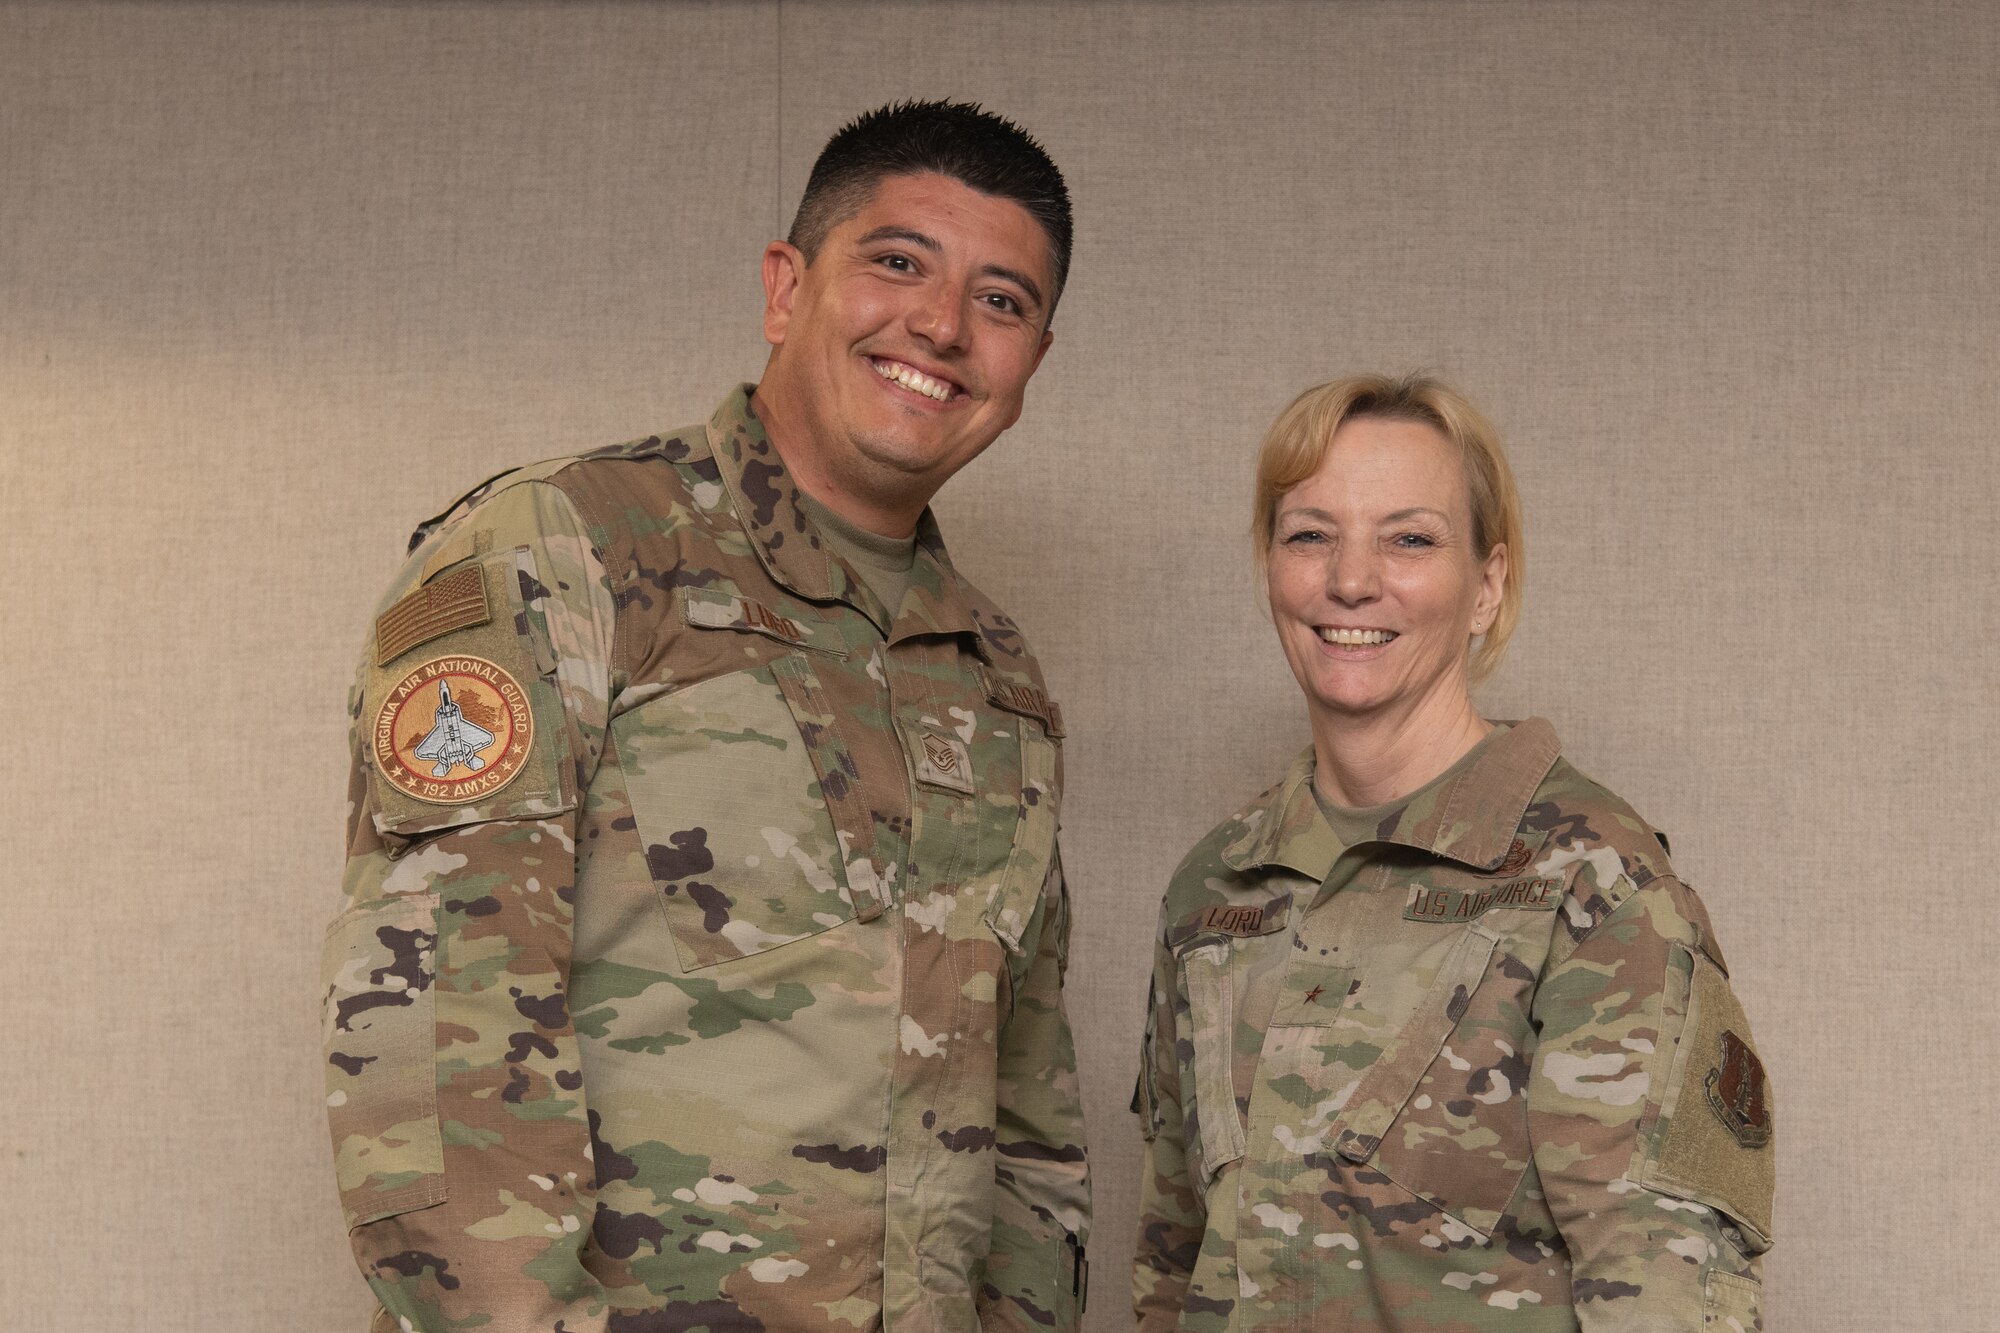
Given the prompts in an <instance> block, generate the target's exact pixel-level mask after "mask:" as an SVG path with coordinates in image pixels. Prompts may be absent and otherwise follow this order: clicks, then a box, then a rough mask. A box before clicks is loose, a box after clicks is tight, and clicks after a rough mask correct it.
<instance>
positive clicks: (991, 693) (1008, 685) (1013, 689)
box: [986, 671, 1064, 738]
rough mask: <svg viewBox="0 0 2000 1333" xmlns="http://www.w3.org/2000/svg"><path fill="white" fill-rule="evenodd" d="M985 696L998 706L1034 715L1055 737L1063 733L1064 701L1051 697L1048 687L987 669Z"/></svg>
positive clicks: (1026, 714)
mask: <svg viewBox="0 0 2000 1333" xmlns="http://www.w3.org/2000/svg"><path fill="white" fill-rule="evenodd" d="M986 698H987V701H988V702H990V703H992V704H993V705H994V706H995V707H997V708H1004V709H1006V710H1007V711H1008V712H1010V713H1019V714H1021V715H1022V716H1024V717H1032V718H1034V719H1035V720H1036V721H1037V722H1040V723H1041V724H1042V730H1043V731H1045V732H1047V733H1048V734H1049V735H1050V736H1051V737H1052V738H1059V737H1061V736H1062V735H1063V734H1064V733H1063V721H1062V705H1060V704H1058V703H1057V702H1056V701H1055V700H1053V699H1051V698H1049V695H1048V691H1047V690H1044V689H1041V688H1039V687H1037V686H1034V685H1023V684H1021V683H1019V682H1018V681H1011V680H1002V679H1001V678H1000V677H999V676H996V675H994V674H993V673H992V672H990V671H989V672H987V673H986Z"/></svg>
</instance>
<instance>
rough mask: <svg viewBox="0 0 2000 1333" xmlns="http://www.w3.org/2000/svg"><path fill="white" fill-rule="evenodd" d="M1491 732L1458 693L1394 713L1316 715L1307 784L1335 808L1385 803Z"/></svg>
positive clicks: (1428, 777)
mask: <svg viewBox="0 0 2000 1333" xmlns="http://www.w3.org/2000/svg"><path fill="white" fill-rule="evenodd" d="M1491 730H1493V724H1492V723H1490V722H1488V721H1486V719H1484V718H1482V717H1480V716H1479V712H1478V710H1477V709H1475V708H1474V707H1473V706H1472V699H1471V696H1469V695H1467V694H1466V693H1465V692H1464V691H1463V690H1456V691H1453V692H1451V694H1449V695H1447V696H1446V697H1445V698H1443V699H1439V700H1436V701H1432V702H1427V703H1426V704H1422V705H1419V706H1418V707H1416V708H1413V709H1408V710H1404V711H1400V712H1391V713H1382V714H1366V715H1352V714H1320V715H1316V716H1315V717H1314V718H1313V756H1314V758H1315V759H1316V760H1317V771H1316V772H1315V774H1314V776H1313V785H1314V786H1315V787H1317V788H1318V789H1319V792H1320V795H1322V796H1324V797H1325V798H1326V799H1327V800H1329V801H1331V802H1332V803H1333V804H1335V805H1340V806H1346V807H1348V808H1350V809H1367V808H1368V807H1370V806H1377V805H1386V804H1388V803H1389V802H1390V801H1394V800H1398V799H1400V798H1402V797H1404V796H1408V795H1409V794H1410V793H1411V792H1413V791H1415V790H1417V789H1418V788H1419V787H1421V786H1423V785H1424V784H1425V783H1427V782H1429V781H1430V780H1431V779H1432V778H1434V777H1436V776H1437V775H1438V774H1440V773H1442V772H1444V771H1445V770H1446V769H1448V768H1450V767H1451V766H1452V765H1453V764H1455V763H1457V762H1458V761H1459V760H1460V759H1462V758H1464V757H1465V752H1466V751H1468V750H1470V749H1471V748H1472V747H1473V746H1475V745H1477V744H1479V742H1480V739H1481V738H1482V737H1484V736H1485V735H1486V733H1487V732H1489V731H1491Z"/></svg>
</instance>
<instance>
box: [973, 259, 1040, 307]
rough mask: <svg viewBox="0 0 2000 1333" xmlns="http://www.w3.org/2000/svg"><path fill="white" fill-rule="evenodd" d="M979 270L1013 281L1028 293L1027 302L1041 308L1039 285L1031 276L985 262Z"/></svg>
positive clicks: (994, 276) (988, 275) (988, 274)
mask: <svg viewBox="0 0 2000 1333" xmlns="http://www.w3.org/2000/svg"><path fill="white" fill-rule="evenodd" d="M979 271H980V272H981V273H983V274H985V275H986V276H987V277H989V278H999V279H1000V280H1001V281H1003V282H1011V283H1013V284H1014V285H1015V286H1016V287H1019V288H1020V289H1021V290H1022V291H1024V292H1026V293H1027V294H1028V301H1029V304H1031V305H1033V306H1034V307H1035V309H1037V310H1040V309H1041V308H1042V289H1041V287H1040V286H1038V285H1037V284H1036V282H1035V280H1034V279H1033V278H1031V277H1029V276H1028V275H1027V274H1025V273H1023V272H1021V271H1020V270H1019V269H1011V268H1002V267H1001V266H1000V265H998V264H987V265H986V266H984V267H983V268H981V269H980V270H979Z"/></svg>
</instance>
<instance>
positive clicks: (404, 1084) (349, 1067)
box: [321, 893, 446, 1227]
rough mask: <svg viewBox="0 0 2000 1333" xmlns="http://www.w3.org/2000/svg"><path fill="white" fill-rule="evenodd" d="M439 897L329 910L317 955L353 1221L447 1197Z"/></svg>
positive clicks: (333, 1114)
mask: <svg viewBox="0 0 2000 1333" xmlns="http://www.w3.org/2000/svg"><path fill="white" fill-rule="evenodd" d="M437 902H438V900H437V895H436V894H432V893H424V894H411V895H409V896H407V897H401V898H391V899H388V900H386V901H382V902H373V903H364V904H362V905H361V906H358V907H354V908H351V909H349V910H348V911H346V912H343V913H342V914H341V915H340V916H338V917H336V918H334V921H333V924H332V925H331V926H330V927H328V929H327V934H326V947H325V953H324V955H323V957H322V963H321V966H322V980H323V983H324V985H323V991H322V995H323V1004H324V1006H325V1010H324V1013H323V1015H322V1023H323V1027H324V1035H325V1048H326V1090H327V1096H326V1105H327V1123H328V1127H329V1128H330V1129H331V1131H332V1134H333V1155H334V1166H335V1172H336V1175H337V1177H338V1179H339V1182H340V1203H341V1208H342V1210H343V1211H344V1212H345V1214H346V1217H347V1225H348V1226H350V1227H356V1226H360V1225H362V1224H363V1223H365V1222H372V1221H376V1220H377V1219H380V1218H384V1217H390V1216H393V1215H395V1214H397V1213H407V1212H412V1211H415V1210H416V1209H419V1208H427V1207H429V1206H431V1205H432V1204H435V1203H440V1202H442V1201H443V1200H444V1198H445V1194H446V1189H445V1178H444V1144H443V1138H442V1135H441V1133H440V1131H439V1128H438V1118H437V1079H436V1074H435V1072H434V1063H433V1062H434V1055H435V1051H436V1046H437V1025H436V1013H435V1004H434V991H433V986H432V982H433V980H434V978H435V976H436V951H437Z"/></svg>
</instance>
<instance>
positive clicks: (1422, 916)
mask: <svg viewBox="0 0 2000 1333" xmlns="http://www.w3.org/2000/svg"><path fill="white" fill-rule="evenodd" d="M1562 897H1563V881H1562V877H1561V876H1556V877H1554V878H1550V879H1517V880H1515V881H1514V882H1513V883H1512V884H1498V885H1495V886H1494V887H1493V888H1490V889H1427V888H1424V887H1423V886H1421V885H1419V886H1418V887H1416V888H1414V889H1412V890H1410V902H1409V905H1408V906H1406V907H1405V908H1404V909H1403V920H1405V921H1470V920H1472V919H1473V918H1475V917H1477V916H1480V915H1482V914H1483V913H1486V912H1490V911H1492V910H1493V909H1494V908H1496V907H1525V908H1528V909H1529V910H1531V911H1541V912H1549V911H1554V910H1555V907H1556V904H1557V903H1560V902H1561V901H1562Z"/></svg>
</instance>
